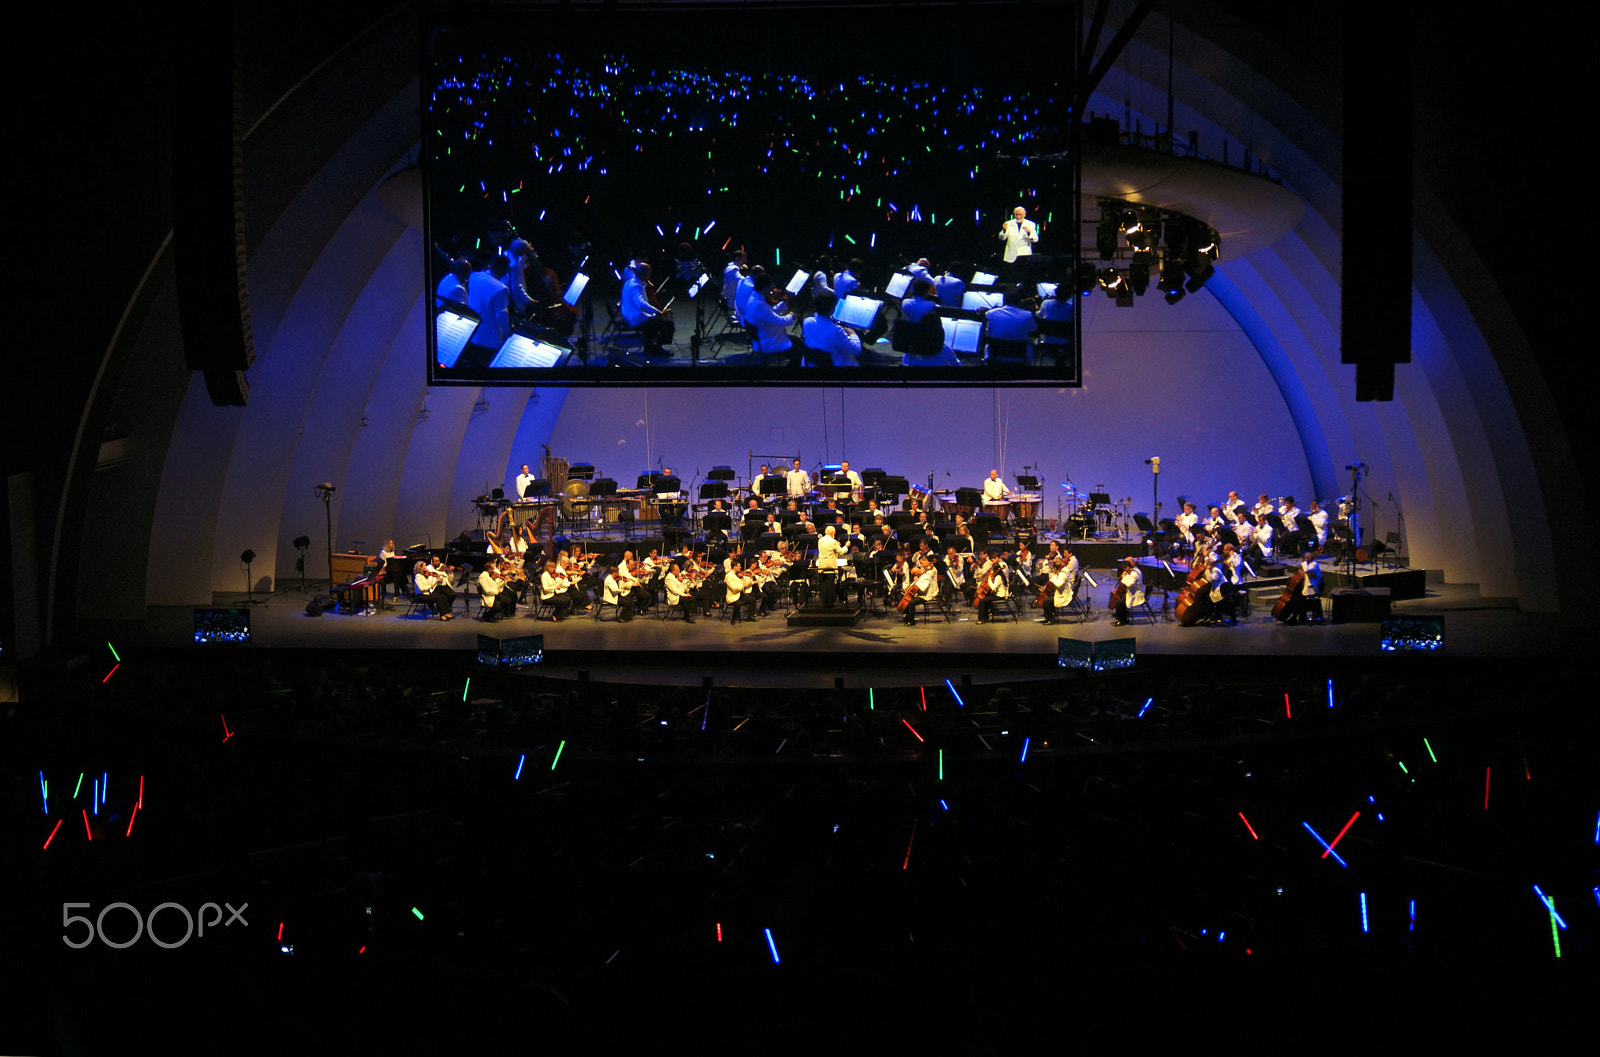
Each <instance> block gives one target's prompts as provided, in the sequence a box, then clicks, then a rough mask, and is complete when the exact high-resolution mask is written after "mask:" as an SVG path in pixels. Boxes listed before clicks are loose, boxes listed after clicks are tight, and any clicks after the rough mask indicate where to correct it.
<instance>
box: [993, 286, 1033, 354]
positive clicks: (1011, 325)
mask: <svg viewBox="0 0 1600 1057" xmlns="http://www.w3.org/2000/svg"><path fill="white" fill-rule="evenodd" d="M1023 302H1024V298H1023V296H1022V291H1021V290H1020V289H1019V288H1017V287H1015V286H1011V287H1007V288H1006V292H1005V303H1004V304H1003V305H1001V306H1000V307H999V308H991V309H989V311H987V312H985V313H984V317H983V318H984V322H985V323H986V324H987V326H988V330H989V337H990V339H991V340H994V341H1023V342H1025V341H1030V340H1032V338H1033V335H1034V332H1035V331H1037V330H1038V329H1039V326H1038V323H1037V322H1036V321H1035V320H1034V318H1033V312H1032V311H1030V310H1029V309H1027V308H1025V307H1023Z"/></svg>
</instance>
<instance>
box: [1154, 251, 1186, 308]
mask: <svg viewBox="0 0 1600 1057" xmlns="http://www.w3.org/2000/svg"><path fill="white" fill-rule="evenodd" d="M1156 286H1157V287H1158V288H1159V289H1160V290H1161V292H1162V293H1163V294H1166V295H1167V304H1169V305H1175V304H1177V303H1178V302H1179V301H1182V300H1183V296H1184V294H1183V267H1182V266H1181V265H1179V264H1178V262H1177V261H1176V260H1172V259H1170V258H1169V259H1168V260H1166V261H1163V262H1162V264H1161V278H1160V280H1159V281H1158V282H1157V283H1156Z"/></svg>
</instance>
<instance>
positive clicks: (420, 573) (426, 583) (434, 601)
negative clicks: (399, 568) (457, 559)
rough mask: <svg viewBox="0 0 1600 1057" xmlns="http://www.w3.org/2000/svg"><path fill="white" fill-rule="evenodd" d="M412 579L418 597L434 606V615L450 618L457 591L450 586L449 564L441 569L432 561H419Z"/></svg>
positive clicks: (443, 618)
mask: <svg viewBox="0 0 1600 1057" xmlns="http://www.w3.org/2000/svg"><path fill="white" fill-rule="evenodd" d="M412 580H413V583H414V585H415V587H416V590H417V595H418V597H420V598H421V599H422V600H423V601H424V602H426V603H428V605H429V606H431V607H432V608H433V612H434V615H435V616H437V617H438V618H439V619H440V620H449V619H450V616H451V614H450V610H451V609H452V608H453V607H454V606H455V601H456V592H455V589H454V588H452V587H451V586H450V576H449V573H448V566H446V567H445V569H440V568H438V567H437V566H435V565H433V564H432V563H430V562H426V561H419V562H417V564H416V566H415V567H413V569H412Z"/></svg>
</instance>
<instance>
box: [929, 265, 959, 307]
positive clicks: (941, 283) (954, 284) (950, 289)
mask: <svg viewBox="0 0 1600 1057" xmlns="http://www.w3.org/2000/svg"><path fill="white" fill-rule="evenodd" d="M961 271H962V269H961V262H960V261H951V262H950V263H949V264H948V265H946V266H945V269H944V274H943V275H941V276H939V277H938V278H937V279H935V280H934V281H933V291H934V295H935V296H936V297H938V299H939V303H940V304H941V305H943V306H944V307H946V308H960V307H961V295H962V294H964V293H966V290H967V284H966V282H965V281H964V280H962V278H961Z"/></svg>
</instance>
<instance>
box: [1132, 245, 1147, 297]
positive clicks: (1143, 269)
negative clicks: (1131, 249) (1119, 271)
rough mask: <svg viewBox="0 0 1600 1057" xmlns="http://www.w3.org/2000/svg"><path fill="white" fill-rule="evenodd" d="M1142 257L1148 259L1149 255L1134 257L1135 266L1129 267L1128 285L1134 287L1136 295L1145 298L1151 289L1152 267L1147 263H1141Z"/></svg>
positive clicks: (1135, 255)
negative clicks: (1145, 293) (1147, 291)
mask: <svg viewBox="0 0 1600 1057" xmlns="http://www.w3.org/2000/svg"><path fill="white" fill-rule="evenodd" d="M1141 256H1144V257H1148V256H1149V254H1138V253H1136V254H1134V255H1133V264H1131V265H1129V267H1128V284H1129V285H1130V286H1132V287H1133V292H1134V293H1136V294H1138V295H1139V296H1140V297H1143V296H1144V292H1145V291H1146V290H1148V289H1150V265H1149V263H1148V262H1147V261H1140V260H1139V258H1140V257H1141Z"/></svg>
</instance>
